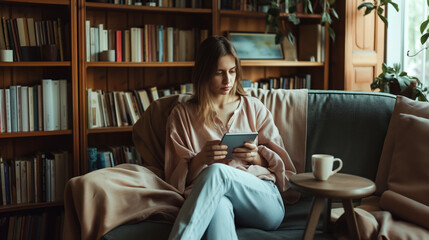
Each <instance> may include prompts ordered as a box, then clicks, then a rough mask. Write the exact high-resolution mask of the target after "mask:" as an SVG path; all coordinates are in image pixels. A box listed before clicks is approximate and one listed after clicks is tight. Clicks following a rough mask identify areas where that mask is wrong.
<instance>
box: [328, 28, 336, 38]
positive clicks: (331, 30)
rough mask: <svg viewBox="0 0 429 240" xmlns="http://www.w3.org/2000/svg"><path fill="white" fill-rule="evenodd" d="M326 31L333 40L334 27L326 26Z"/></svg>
mask: <svg viewBox="0 0 429 240" xmlns="http://www.w3.org/2000/svg"><path fill="white" fill-rule="evenodd" d="M328 33H329V37H331V39H332V41H333V42H335V32H334V29H332V28H331V26H329V27H328Z"/></svg>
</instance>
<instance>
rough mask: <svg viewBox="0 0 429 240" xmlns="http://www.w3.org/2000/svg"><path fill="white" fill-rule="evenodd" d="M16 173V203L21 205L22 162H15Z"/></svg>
mask: <svg viewBox="0 0 429 240" xmlns="http://www.w3.org/2000/svg"><path fill="white" fill-rule="evenodd" d="M13 164H14V172H15V175H14V177H15V189H16V203H17V204H20V203H22V201H21V164H20V161H18V160H14V161H13Z"/></svg>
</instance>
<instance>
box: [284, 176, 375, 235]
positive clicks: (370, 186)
mask: <svg viewBox="0 0 429 240" xmlns="http://www.w3.org/2000/svg"><path fill="white" fill-rule="evenodd" d="M289 184H290V186H291V187H292V188H293V189H295V190H297V191H300V192H304V193H308V194H311V195H313V196H314V197H313V203H312V206H311V211H310V215H309V216H308V219H307V225H306V226H305V232H304V236H303V239H305V240H307V239H313V236H314V231H315V230H316V226H317V222H318V220H319V217H320V214H321V211H322V209H323V205H324V202H325V199H333V198H336V199H341V201H342V203H343V207H344V211H345V216H346V219H347V226H348V230H349V233H350V237H351V238H352V239H360V235H359V231H358V225H357V221H356V215H355V212H354V210H353V202H352V200H353V199H358V198H363V197H366V196H369V195H371V194H372V193H373V192H374V191H375V184H374V182H373V181H371V180H369V179H366V178H363V177H359V176H354V175H350V174H343V173H337V174H334V175H332V176H331V177H330V178H329V179H328V180H326V181H319V180H316V179H315V178H314V176H313V173H311V172H309V173H300V174H296V175H293V176H291V177H290V182H289ZM328 215H330V204H328ZM328 220H329V219H328ZM325 221H326V219H325ZM325 224H326V222H325Z"/></svg>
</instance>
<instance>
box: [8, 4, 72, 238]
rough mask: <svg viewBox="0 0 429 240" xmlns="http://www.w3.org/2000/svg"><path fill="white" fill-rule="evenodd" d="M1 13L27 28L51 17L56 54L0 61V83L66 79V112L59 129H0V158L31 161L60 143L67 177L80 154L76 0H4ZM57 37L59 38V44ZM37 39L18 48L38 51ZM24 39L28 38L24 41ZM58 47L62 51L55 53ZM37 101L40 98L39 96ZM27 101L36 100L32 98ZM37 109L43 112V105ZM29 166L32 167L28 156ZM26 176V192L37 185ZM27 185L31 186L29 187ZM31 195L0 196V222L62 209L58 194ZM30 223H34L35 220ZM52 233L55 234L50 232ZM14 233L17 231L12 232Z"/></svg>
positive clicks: (48, 215)
mask: <svg viewBox="0 0 429 240" xmlns="http://www.w3.org/2000/svg"><path fill="white" fill-rule="evenodd" d="M0 17H2V20H1V22H2V24H3V22H4V21H5V19H8V20H10V21H11V22H12V21H13V20H14V19H19V18H20V19H23V21H25V26H26V28H25V30H28V29H29V28H27V27H29V26H33V24H31V25H30V22H29V19H32V20H34V23H35V25H34V26H35V28H37V27H36V24H37V23H36V22H39V24H41V23H42V22H48V21H51V23H52V24H53V25H52V26H56V27H57V28H55V27H53V28H52V29H53V31H54V32H56V31H57V32H56V33H57V34H56V35H55V36H58V37H59V36H60V35H61V40H59V39H58V38H55V37H54V35H52V39H54V38H55V39H54V40H53V41H55V44H56V46H58V48H57V49H56V54H55V55H56V59H57V60H53V61H46V60H42V59H43V58H42V57H40V56H37V57H35V56H32V59H24V58H22V59H21V61H14V62H0V76H1V77H0V89H3V90H5V89H10V87H11V86H21V88H22V87H28V89H30V88H31V87H34V86H37V85H41V84H42V79H53V80H60V79H64V80H66V81H65V83H66V86H67V94H66V100H67V101H66V104H67V105H66V106H67V107H66V109H67V111H65V112H67V113H66V118H65V119H66V121H65V122H66V123H67V124H66V127H64V129H58V130H52V131H51V130H50V131H47V130H46V128H45V129H44V125H43V124H44V123H42V125H41V126H42V129H37V128H35V129H32V128H31V126H30V129H25V127H24V128H21V129H20V128H18V129H17V130H16V131H12V132H10V131H9V132H8V131H7V130H4V131H3V132H1V133H0V157H2V159H3V160H4V163H8V164H10V163H11V162H12V161H15V160H18V159H19V160H22V159H26V161H24V162H32V161H33V159H34V158H35V156H36V154H38V153H41V152H53V151H57V150H60V149H61V150H65V151H67V156H68V159H67V161H66V162H64V163H65V165H64V168H63V169H64V171H65V172H64V173H65V176H68V177H72V176H76V175H79V174H80V171H79V169H80V166H79V164H80V162H79V161H77V160H75V159H78V158H79V154H80V149H79V116H78V114H79V111H78V107H79V105H78V74H77V73H78V62H77V38H76V36H77V3H76V1H75V0H16V1H12V0H3V1H1V2H0ZM27 21H28V22H27ZM54 22H55V23H54ZM46 26H47V25H46ZM18 29H19V28H18ZM40 29H41V28H40ZM54 29H55V30H54ZM36 31H37V30H36ZM39 33H40V34H41V35H39V36H42V35H43V34H42V32H39ZM26 34H27V33H26ZM28 34H31V33H28ZM2 36H3V35H2ZM18 36H19V35H18ZM39 41H40V42H39ZM59 42H61V43H62V44H59ZM41 43H42V42H41V37H40V40H39V37H37V45H22V44H20V45H19V46H20V48H21V50H20V51H24V50H23V49H24V47H25V46H33V47H34V48H35V49H37V51H38V52H40V51H41V49H42V47H41ZM27 44H30V43H29V42H28V41H27ZM60 46H61V47H60ZM60 48H61V50H60ZM60 51H62V53H60ZM41 55H42V56H43V53H41ZM33 57H34V58H33ZM24 60H25V61H24ZM23 92H24V91H23ZM28 92H30V91H28ZM38 101H40V99H39V100H38ZM24 103H25V104H27V102H24V101H23V102H22V103H21V104H24ZM31 104H36V103H34V102H33V103H31ZM28 105H29V106H31V105H30V103H28ZM29 106H27V107H29ZM24 109H25V108H24ZM2 110H3V109H2ZM21 111H24V110H21ZM40 114H43V110H42V112H40ZM19 116H20V118H19V119H21V117H22V116H21V115H19ZM30 116H31V115H29V116H28V123H30V122H33V121H34V119H35V117H34V118H33V119H31V117H30ZM24 119H27V118H22V119H21V120H19V121H25V120H24ZM42 121H43V118H42ZM33 123H34V122H33ZM39 126H40V125H39ZM21 127H23V126H21ZM31 130H33V131H31ZM27 160H29V161H27ZM27 166H30V164H27ZM30 169H31V170H34V169H36V166H35V164H33V162H32V164H31V168H30ZM27 176H28V175H27ZM31 177H32V178H31V179H32V180H31V182H30V180H28V181H29V182H27V183H29V184H30V185H27V193H29V191H33V192H30V193H31V194H34V191H35V190H34V189H35V188H36V187H35V185H37V183H35V182H33V177H35V175H31ZM33 184H34V185H33ZM59 185H60V184H59ZM30 186H31V187H30ZM30 188H32V189H33V190H29V189H30ZM17 190H18V189H16V191H17ZM21 190H22V189H21ZM22 191H24V190H22ZM30 196H32V197H31V198H35V196H34V195H28V196H27V200H26V201H24V199H22V203H17V201H16V199H15V201H14V202H13V201H12V200H11V202H10V203H9V204H7V205H3V201H1V204H0V218H1V219H2V224H4V223H10V222H11V221H12V220H11V219H14V221H15V220H16V221H17V222H21V220H22V224H23V225H22V226H21V227H22V229H24V222H26V221H27V222H28V224H29V222H30V219H31V221H33V220H34V222H38V223H41V219H43V221H45V222H46V223H48V222H51V223H52V221H56V220H59V219H60V218H61V215H62V213H61V212H62V211H63V210H62V208H63V201H62V200H54V199H52V200H45V201H43V200H42V199H41V198H39V200H38V201H37V200H36V199H30ZM39 197H40V196H39ZM11 198H12V197H11ZM36 219H37V220H36ZM39 220H40V221H39ZM17 222H15V223H17ZM26 224H27V223H26ZM4 226H5V225H2V227H4ZM38 226H39V227H41V226H42V225H40V224H39V225H38ZM47 226H49V225H45V226H43V227H42V228H46V227H47ZM32 227H37V226H36V225H34V226H32ZM6 230H7V229H6ZM2 231H3V229H2ZM59 231H60V230H59V229H58V230H57V232H56V233H52V234H51V233H49V234H47V235H44V236H45V237H48V238H51V237H52V238H53V237H57V236H59ZM43 232H44V230H43ZM53 234H55V236H54V235H53ZM2 236H3V234H2ZM15 236H17V235H16V234H15Z"/></svg>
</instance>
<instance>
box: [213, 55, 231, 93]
mask: <svg viewBox="0 0 429 240" xmlns="http://www.w3.org/2000/svg"><path fill="white" fill-rule="evenodd" d="M217 65H218V68H217V71H216V73H215V75H214V77H213V78H212V79H211V82H210V90H211V92H212V93H213V94H214V95H227V94H229V92H230V91H231V89H232V87H233V86H234V83H235V77H236V75H237V73H236V68H237V66H236V65H235V58H234V57H233V56H232V55H226V56H223V57H220V58H219V61H218V64H217Z"/></svg>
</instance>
